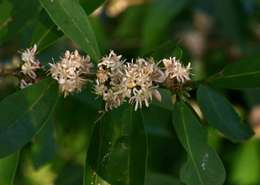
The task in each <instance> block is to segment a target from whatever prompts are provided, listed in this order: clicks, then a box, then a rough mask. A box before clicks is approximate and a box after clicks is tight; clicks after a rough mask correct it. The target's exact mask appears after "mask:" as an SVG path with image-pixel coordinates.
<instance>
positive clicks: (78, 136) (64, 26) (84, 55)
mask: <svg viewBox="0 0 260 185" xmlns="http://www.w3.org/2000/svg"><path fill="white" fill-rule="evenodd" d="M223 1H224V0H223ZM3 2H4V3H3V4H1V3H0V15H1V10H2V9H6V11H9V9H8V6H7V5H6V4H8V5H10V6H11V7H12V8H13V9H14V10H17V12H18V13H17V15H18V16H17V15H15V16H13V17H10V20H9V19H8V18H7V19H6V20H5V21H6V22H4V23H2V22H0V27H4V28H5V26H6V28H5V29H6V31H5V32H4V31H3V32H1V31H0V33H1V34H0V39H2V38H1V37H2V35H3V36H4V39H7V40H8V34H6V33H7V32H8V33H12V29H14V28H16V26H18V27H22V25H23V24H21V22H23V20H20V19H23V18H24V19H25V17H26V15H27V13H26V12H25V14H24V16H21V17H19V16H20V14H21V15H22V13H21V12H24V11H23V8H24V9H27V11H29V10H33V9H34V8H35V10H34V11H35V16H36V17H37V20H35V21H32V22H31V23H30V22H28V25H27V26H28V27H26V29H25V31H24V32H25V33H26V34H27V35H28V30H30V29H33V31H32V38H31V43H26V47H27V49H19V52H16V51H15V52H14V53H19V57H16V58H15V59H14V61H16V63H15V62H14V63H15V64H17V65H12V67H8V65H0V69H1V70H0V82H1V80H2V79H4V80H6V79H7V76H8V77H11V78H12V84H13V86H14V87H15V89H14V90H13V91H14V92H13V93H8V95H5V96H3V97H2V96H0V97H1V102H0V185H2V184H3V185H14V184H17V185H27V184H38V182H39V184H50V185H52V184H54V183H55V184H59V185H63V184H66V183H67V184H77V183H79V184H84V185H153V184H156V185H161V184H163V185H164V184H167V183H168V184H173V185H174V184H182V183H184V184H187V185H223V184H224V183H225V181H226V182H229V181H231V180H230V177H228V176H227V175H226V169H225V167H224V165H223V162H222V158H224V157H223V154H222V153H221V150H220V149H218V143H220V142H230V143H240V142H242V141H246V140H248V139H249V138H251V137H253V135H254V132H253V131H252V128H253V129H254V128H255V127H254V126H253V127H250V125H249V124H247V122H246V121H245V120H243V119H242V117H245V116H244V115H246V114H245V113H243V111H241V110H240V109H239V108H240V107H239V106H234V105H233V104H232V103H230V100H229V98H227V97H226V96H225V95H224V94H226V93H225V92H226V90H229V89H232V90H233V89H239V90H241V89H242V90H243V91H242V92H243V93H244V89H248V88H257V87H260V63H259V58H257V57H256V58H253V59H248V60H244V61H238V62H234V63H232V64H228V65H223V66H221V68H217V69H214V70H213V71H211V72H208V71H210V70H205V69H204V68H206V66H203V65H202V61H203V59H204V58H203V56H204V53H205V52H206V50H205V48H204V47H205V45H206V39H209V38H210V36H211V35H210V33H211V32H210V31H211V27H213V21H211V18H210V17H208V16H207V15H206V14H203V13H200V14H199V13H198V12H197V14H195V15H194V27H195V28H196V29H195V30H196V32H195V31H194V32H192V33H190V32H188V33H186V32H181V33H180V34H176V35H178V36H179V35H180V37H181V38H182V44H183V46H182V49H181V47H179V46H176V45H174V47H173V46H172V45H173V44H172V43H173V42H174V41H171V40H170V41H168V42H166V43H164V44H159V43H160V39H159V38H160V37H162V38H163V37H164V36H163V34H162V33H163V31H162V30H161V29H162V27H166V25H167V24H168V23H170V22H167V20H168V21H169V20H171V19H173V18H174V15H175V13H176V14H177V13H178V11H184V10H187V7H188V5H187V4H188V3H187V2H186V0H181V1H180V2H179V3H177V2H178V1H176V2H175V1H174V3H173V0H165V1H160V0H158V1H157V0H155V1H154V2H150V3H151V7H150V8H149V9H148V10H147V12H148V13H147V14H148V16H147V20H146V22H145V24H144V26H143V34H144V35H143V37H142V39H143V40H142V44H143V45H142V47H139V46H137V48H138V49H140V51H139V52H138V54H136V53H135V52H131V50H130V49H129V48H131V47H129V48H128V49H129V51H128V50H127V51H124V49H122V48H124V47H123V46H121V45H120V44H122V43H123V44H124V43H128V42H129V43H132V42H131V39H129V40H127V38H128V34H130V35H131V34H132V33H131V31H133V32H136V28H137V27H138V26H131V27H130V28H129V27H127V29H122V28H121V29H119V31H118V33H116V34H115V37H116V38H119V41H117V42H118V43H117V42H116V43H115V44H114V43H111V44H109V46H108V45H106V44H104V43H103V42H105V39H104V40H101V38H102V34H100V30H102V29H100V28H97V27H98V26H97V25H98V23H100V22H102V21H100V22H99V21H97V18H100V17H102V15H103V14H102V13H100V11H101V12H102V11H103V13H104V14H106V15H107V16H108V17H109V16H110V17H113V16H116V14H115V12H114V11H115V10H114V9H113V8H111V7H113V6H112V5H113V1H108V2H107V3H104V1H103V0H98V1H95V2H94V1H93V2H88V1H86V2H87V4H85V3H86V2H85V1H84V0H37V1H33V2H29V1H26V2H25V1H24V4H23V5H21V6H22V7H23V8H21V10H20V9H19V6H20V2H18V1H16V0H13V1H12V2H8V0H4V1H3ZM121 2H123V0H122V1H121ZM127 2H128V1H127ZM31 3H32V4H31ZM103 3H104V4H103ZM128 3H129V2H128ZM172 3H173V4H172ZM102 4H103V5H102ZM126 4H127V3H126ZM126 4H124V6H128V5H126ZM173 5H174V6H173ZM118 6H119V5H118ZM121 6H122V5H121ZM140 6H141V7H142V5H140ZM170 6H172V7H174V8H173V9H174V10H173V11H174V12H172V13H169V15H168V13H166V12H168V9H169V8H168V7H170ZM2 7H4V8H2ZM6 7H7V8H6ZM98 7H100V8H98ZM122 7H123V6H122ZM138 7H139V6H138ZM213 7H215V6H213ZM97 8H98V9H97ZM139 8H140V7H139ZM94 10H96V11H95V12H94V13H92V12H93V11H94ZM112 10H113V11H112ZM34 11H30V12H34ZM122 11H123V10H122ZM129 11H131V9H130V10H129ZM132 11H133V12H130V13H129V15H128V14H126V17H127V18H125V19H123V18H122V19H123V21H122V25H125V24H124V21H126V22H127V21H129V20H131V21H133V20H132V19H136V21H137V22H138V19H137V18H136V17H135V16H133V14H134V15H139V13H140V15H141V14H142V13H143V9H142V11H141V12H138V9H134V10H132ZM37 12H38V13H37ZM111 12H113V13H114V14H113V13H111ZM162 12H163V13H162ZM9 13H10V14H11V12H9ZM90 13H92V14H91V16H90V15H89V16H88V14H90ZM132 13H133V14H132ZM162 15H164V16H162ZM3 16H5V15H3ZM161 16H162V17H166V18H165V19H163V18H162V17H161ZM29 17H32V15H28V20H30V18H29ZM133 17H135V18H133ZM137 17H139V16H137ZM4 18H5V17H4ZM12 18H14V19H15V20H14V23H13V22H12ZM160 18H162V20H161V22H160V21H158V20H159V19H160ZM111 19H112V18H111ZM154 19H156V21H157V22H158V24H157V25H156V26H157V27H154V26H155V25H154V22H155V20H154ZM0 21H1V20H0ZM9 21H10V22H9ZM131 21H130V23H129V22H127V25H131V24H132V22H131ZM108 22H109V21H108ZM151 22H152V23H153V24H151ZM29 23H30V24H29ZM136 24H137V23H136ZM149 26H151V28H150V27H149ZM133 27H134V28H133ZM5 29H4V30H5ZM14 30H16V29H14ZM103 31H104V30H103ZM152 31H154V32H152ZM21 32H22V31H21ZM150 32H151V33H150ZM26 34H25V35H26ZM121 34H122V35H124V34H126V35H127V36H125V37H124V39H126V40H127V41H128V42H126V41H125V40H120V36H122V35H121ZM153 34H154V35H153ZM63 35H64V37H63V38H66V39H69V41H68V40H65V39H64V40H61V39H60V44H58V43H57V44H56V45H55V46H57V48H62V49H63V50H64V52H63V54H61V56H60V57H56V56H53V55H52V54H50V53H52V52H50V51H48V50H45V49H47V48H50V50H54V51H55V52H54V53H57V48H55V47H54V49H53V48H52V47H50V46H51V45H52V44H53V43H55V42H56V41H58V40H59V38H61V37H62V36H63ZM137 35H138V34H137ZM155 35H156V36H155ZM111 37H112V36H111ZM150 37H151V38H150ZM24 38H27V37H25V36H24ZM111 40H113V41H115V40H116V39H115V38H113V39H111ZM167 40H169V39H168V38H167ZM111 42H112V41H111ZM3 43H4V42H3ZM5 43H7V42H6V41H5ZM68 43H70V45H68ZM129 43H128V44H129ZM58 46H59V47H58ZM127 46H129V45H127ZM130 46H132V45H131V44H130ZM221 47H222V46H221ZM230 47H231V46H230ZM51 48H52V49H51ZM67 48H70V49H67ZM71 48H72V49H71ZM184 48H186V49H187V50H188V51H185V50H184ZM218 49H219V48H218ZM231 49H232V48H231ZM231 49H230V50H231ZM233 49H234V48H233ZM44 50H45V51H44ZM167 50H170V52H167ZM233 52H234V51H233ZM59 53H60V52H59ZM129 53H130V54H129ZM133 53H134V54H133ZM186 53H190V55H191V57H187V56H185V54H186ZM234 53H235V52H234ZM0 57H1V53H0ZM55 58H56V59H55ZM234 58H235V59H234V60H235V61H237V59H236V57H234ZM209 68H210V69H212V68H211V67H209ZM204 73H205V74H204ZM4 80H3V81H4ZM0 87H1V85H0ZM228 92H231V93H232V92H233V91H228ZM245 94H246V93H245ZM0 95H1V94H0ZM227 95H228V94H227ZM228 97H230V96H228ZM232 98H233V96H232ZM232 98H231V101H232V102H233V100H232ZM241 109H242V108H241ZM239 110H240V111H239ZM243 110H244V109H243ZM241 112H242V113H241ZM252 120H254V119H252ZM252 122H256V121H252ZM212 135H213V136H212ZM213 137H214V138H215V140H214V139H212V138H213ZM213 141H216V142H215V143H214V142H213ZM212 143H213V144H212ZM162 151H163V152H162ZM219 155H220V156H221V157H219ZM174 158H176V159H174ZM54 159H55V160H54ZM167 160H169V162H168V161H167ZM165 161H167V162H165ZM223 161H224V163H225V158H224V160H223ZM74 166H76V167H75V168H74ZM225 166H226V164H225ZM83 168H84V169H83ZM67 169H68V170H67ZM227 169H229V168H228V167H227ZM77 175H79V176H80V177H79V178H78V177H77ZM82 176H83V180H82V178H81V177H82ZM68 177H73V178H74V177H75V178H77V180H74V179H72V180H71V183H70V181H69V180H68V179H69V178H68ZM63 178H64V179H65V180H63ZM259 178H260V177H259ZM45 179H46V182H45ZM78 179H80V180H78ZM226 179H227V180H226ZM19 180H20V181H19ZM168 181H169V182H168ZM34 182H35V183H34ZM26 183H27V184H26ZM241 185H248V184H241Z"/></svg>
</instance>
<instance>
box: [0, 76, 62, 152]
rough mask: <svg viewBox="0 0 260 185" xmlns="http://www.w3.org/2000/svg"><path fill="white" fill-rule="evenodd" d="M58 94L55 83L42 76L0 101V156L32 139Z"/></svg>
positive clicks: (49, 112)
mask: <svg viewBox="0 0 260 185" xmlns="http://www.w3.org/2000/svg"><path fill="white" fill-rule="evenodd" d="M57 97H58V89H57V86H56V84H55V83H54V82H52V81H50V80H49V79H45V80H42V81H41V82H39V83H37V84H35V85H33V86H30V87H28V88H26V89H23V90H20V91H17V92H16V93H14V94H11V95H10V96H8V97H6V98H5V99H3V100H2V101H1V102H0V148H1V150H0V157H4V156H7V155H9V154H11V153H13V152H15V151H17V150H18V149H20V148H22V147H23V146H24V145H25V144H26V143H28V142H29V141H31V139H32V138H33V136H35V135H36V134H37V133H38V132H39V131H40V130H41V128H42V127H43V126H44V123H45V121H46V119H47V118H48V116H49V114H51V113H52V111H53V109H54V107H55V104H56V101H57Z"/></svg>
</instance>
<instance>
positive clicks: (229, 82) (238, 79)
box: [209, 57, 260, 89]
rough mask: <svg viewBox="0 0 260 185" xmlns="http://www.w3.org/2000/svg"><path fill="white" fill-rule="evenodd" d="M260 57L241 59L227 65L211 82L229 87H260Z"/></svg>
mask: <svg viewBox="0 0 260 185" xmlns="http://www.w3.org/2000/svg"><path fill="white" fill-rule="evenodd" d="M259 60H260V57H254V58H252V59H248V60H243V61H239V62H236V63H233V64H230V65H228V66H226V67H225V68H224V69H223V71H221V72H220V73H219V74H217V75H215V76H213V77H211V78H210V80H209V83H210V84H212V85H213V86H216V87H221V88H227V89H243V88H254V87H260V62H259Z"/></svg>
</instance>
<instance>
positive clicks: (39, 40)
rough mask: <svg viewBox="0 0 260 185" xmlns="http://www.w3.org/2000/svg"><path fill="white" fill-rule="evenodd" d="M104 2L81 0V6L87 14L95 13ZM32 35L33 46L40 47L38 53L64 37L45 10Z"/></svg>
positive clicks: (99, 0) (102, 0) (100, 0)
mask: <svg viewBox="0 0 260 185" xmlns="http://www.w3.org/2000/svg"><path fill="white" fill-rule="evenodd" d="M103 2H104V0H98V1H85V0H80V4H81V6H82V7H83V9H84V10H85V12H86V13H87V14H90V13H91V12H93V11H94V10H95V9H96V8H97V7H98V6H100V5H101V4H102V3H103ZM34 27H35V28H34V31H33V34H32V40H31V44H30V45H33V44H34V43H36V44H37V45H38V51H42V50H44V49H45V48H47V47H49V46H50V45H52V44H53V43H55V42H56V41H57V40H58V39H59V38H60V37H62V36H63V32H62V31H60V30H58V27H57V26H56V25H55V24H54V23H53V21H52V20H51V19H50V18H49V15H48V14H47V13H46V11H45V10H43V11H42V12H41V14H40V15H39V18H38V19H37V23H36V25H35V26H34Z"/></svg>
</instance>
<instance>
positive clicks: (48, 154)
mask: <svg viewBox="0 0 260 185" xmlns="http://www.w3.org/2000/svg"><path fill="white" fill-rule="evenodd" d="M55 149H56V146H55V140H54V118H53V114H51V115H50V116H49V118H48V119H47V120H46V123H44V126H43V128H42V129H41V131H40V133H38V134H37V135H36V136H35V138H34V139H33V145H32V149H31V150H32V151H31V152H32V161H33V164H34V167H35V168H37V169H38V168H40V167H42V166H43V165H45V164H47V163H48V162H50V161H51V160H52V159H53V158H54V155H55Z"/></svg>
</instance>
